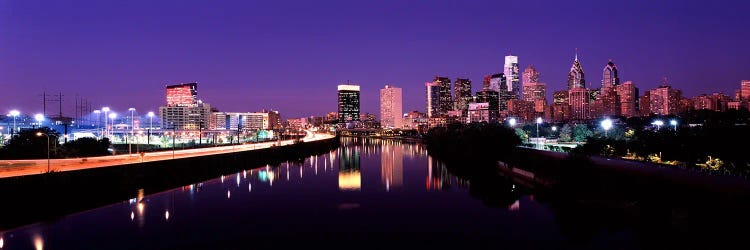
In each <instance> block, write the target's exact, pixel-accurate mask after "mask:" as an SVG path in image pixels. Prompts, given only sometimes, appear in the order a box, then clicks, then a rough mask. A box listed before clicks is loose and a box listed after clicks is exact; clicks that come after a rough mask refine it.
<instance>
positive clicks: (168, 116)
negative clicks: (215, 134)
mask: <svg viewBox="0 0 750 250" xmlns="http://www.w3.org/2000/svg"><path fill="white" fill-rule="evenodd" d="M166 97H167V98H166V99H167V106H162V107H159V117H161V118H162V124H163V126H164V128H166V129H179V130H184V129H187V130H193V129H194V130H200V129H207V128H209V127H210V120H211V106H210V105H208V103H203V101H201V100H199V99H198V83H183V84H177V85H170V86H167V88H166Z"/></svg>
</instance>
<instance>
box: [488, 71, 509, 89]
mask: <svg viewBox="0 0 750 250" xmlns="http://www.w3.org/2000/svg"><path fill="white" fill-rule="evenodd" d="M507 88H508V85H507V82H506V78H505V74H503V73H499V74H492V75H491V76H490V85H489V89H491V90H494V91H495V92H498V93H500V92H501V91H504V92H508V90H507Z"/></svg>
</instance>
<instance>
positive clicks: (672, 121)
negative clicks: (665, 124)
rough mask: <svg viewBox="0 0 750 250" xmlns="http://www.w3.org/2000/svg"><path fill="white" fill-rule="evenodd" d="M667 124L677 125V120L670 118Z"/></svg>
mask: <svg viewBox="0 0 750 250" xmlns="http://www.w3.org/2000/svg"><path fill="white" fill-rule="evenodd" d="M669 125H672V126H677V120H671V121H669Z"/></svg>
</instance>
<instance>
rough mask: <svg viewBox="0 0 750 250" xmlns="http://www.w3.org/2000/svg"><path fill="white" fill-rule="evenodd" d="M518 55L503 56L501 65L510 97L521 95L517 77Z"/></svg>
mask: <svg viewBox="0 0 750 250" xmlns="http://www.w3.org/2000/svg"><path fill="white" fill-rule="evenodd" d="M518 71H519V70H518V57H517V56H512V55H511V56H505V64H504V65H503V74H505V77H506V79H507V88H508V93H510V95H511V96H512V99H519V98H520V97H521V86H520V82H519V79H518V78H519V77H518Z"/></svg>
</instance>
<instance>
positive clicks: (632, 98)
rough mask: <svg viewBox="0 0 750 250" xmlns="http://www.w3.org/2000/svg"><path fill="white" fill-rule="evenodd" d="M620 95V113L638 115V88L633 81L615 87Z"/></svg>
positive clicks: (627, 115) (629, 115)
mask: <svg viewBox="0 0 750 250" xmlns="http://www.w3.org/2000/svg"><path fill="white" fill-rule="evenodd" d="M615 90H616V91H617V95H618V96H619V97H620V114H621V115H623V116H625V117H633V116H638V110H637V107H638V88H636V87H635V84H633V82H631V81H626V82H625V83H623V84H621V85H618V86H617V87H615Z"/></svg>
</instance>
